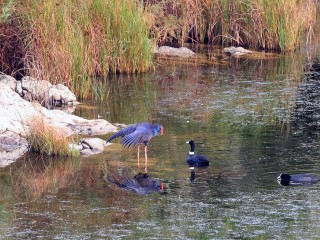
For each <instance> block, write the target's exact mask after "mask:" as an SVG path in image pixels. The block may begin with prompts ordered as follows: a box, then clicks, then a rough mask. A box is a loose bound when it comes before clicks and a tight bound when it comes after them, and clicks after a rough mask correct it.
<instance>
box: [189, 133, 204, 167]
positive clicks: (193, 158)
mask: <svg viewBox="0 0 320 240" xmlns="http://www.w3.org/2000/svg"><path fill="white" fill-rule="evenodd" d="M187 143H188V144H190V148H191V149H190V152H189V153H188V156H187V163H188V164H189V166H190V167H207V166H209V160H208V158H207V157H206V156H203V155H195V154H194V150H195V148H196V146H195V143H194V141H193V140H192V139H191V140H189V141H188V142H187Z"/></svg>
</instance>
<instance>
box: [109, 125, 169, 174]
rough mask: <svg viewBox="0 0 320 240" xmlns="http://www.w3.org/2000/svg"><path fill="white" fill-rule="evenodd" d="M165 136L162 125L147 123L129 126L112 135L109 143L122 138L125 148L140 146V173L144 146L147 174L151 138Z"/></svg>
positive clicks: (138, 151)
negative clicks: (148, 149) (141, 150)
mask: <svg viewBox="0 0 320 240" xmlns="http://www.w3.org/2000/svg"><path fill="white" fill-rule="evenodd" d="M159 133H160V135H162V134H163V127H162V125H161V124H151V123H147V122H143V123H137V124H133V125H129V126H128V127H126V128H123V129H121V130H120V131H119V132H117V133H115V134H114V135H112V136H111V137H110V138H109V139H108V140H107V143H109V142H111V141H112V140H113V139H115V138H118V137H122V139H121V144H122V145H123V146H124V147H125V148H130V147H132V146H133V147H135V146H138V150H137V158H138V170H139V171H140V160H139V158H140V145H141V144H144V146H145V147H144V156H145V172H147V163H148V157H147V148H148V143H149V141H150V140H151V138H153V137H155V136H157V135H158V134H159Z"/></svg>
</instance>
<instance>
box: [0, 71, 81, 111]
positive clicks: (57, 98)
mask: <svg viewBox="0 0 320 240" xmlns="http://www.w3.org/2000/svg"><path fill="white" fill-rule="evenodd" d="M0 83H3V84H5V85H8V86H9V87H10V88H11V89H12V90H13V91H15V92H17V93H19V95H20V96H21V97H22V98H23V99H25V100H27V101H29V102H32V101H38V102H39V103H41V105H42V106H45V107H51V106H72V105H77V104H79V103H78V102H77V98H76V96H75V95H74V94H73V93H72V92H71V91H70V89H69V88H68V87H67V86H64V85H63V84H56V85H52V84H51V83H50V82H48V81H46V80H37V79H35V78H32V77H30V76H25V77H23V78H22V79H21V81H17V80H16V79H15V78H13V77H11V76H9V75H0Z"/></svg>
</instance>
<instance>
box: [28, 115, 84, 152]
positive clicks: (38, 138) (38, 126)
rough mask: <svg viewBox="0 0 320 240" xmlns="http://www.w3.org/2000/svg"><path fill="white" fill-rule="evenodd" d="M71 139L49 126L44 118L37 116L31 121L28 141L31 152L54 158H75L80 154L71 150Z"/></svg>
mask: <svg viewBox="0 0 320 240" xmlns="http://www.w3.org/2000/svg"><path fill="white" fill-rule="evenodd" d="M71 140H74V139H69V138H68V137H67V136H66V134H64V133H63V131H60V132H59V131H57V130H56V129H55V128H54V127H53V126H50V125H48V124H47V123H46V122H45V119H44V118H43V117H42V116H37V117H34V118H33V119H31V121H30V131H29V134H28V135H27V141H28V143H29V144H30V150H31V152H35V153H38V154H40V155H47V156H52V157H68V156H70V157H75V156H78V155H79V152H78V151H76V150H75V149H70V148H69V141H71Z"/></svg>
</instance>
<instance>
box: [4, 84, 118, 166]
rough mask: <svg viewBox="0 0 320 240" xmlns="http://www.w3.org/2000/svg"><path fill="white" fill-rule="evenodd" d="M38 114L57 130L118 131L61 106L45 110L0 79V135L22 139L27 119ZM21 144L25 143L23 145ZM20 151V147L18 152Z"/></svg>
mask: <svg viewBox="0 0 320 240" xmlns="http://www.w3.org/2000/svg"><path fill="white" fill-rule="evenodd" d="M39 115H40V116H42V117H43V118H44V119H45V120H46V122H47V123H48V124H49V125H52V126H55V127H56V128H57V129H59V131H64V132H65V133H66V134H67V135H71V134H90V135H100V134H107V133H109V132H115V131H117V127H116V126H113V125H112V124H110V123H109V122H108V121H106V120H104V119H97V120H95V119H93V120H87V119H84V118H81V117H78V116H75V115H71V114H68V113H66V112H63V111H61V110H48V109H46V108H45V107H42V106H41V105H40V104H39V103H31V102H28V101H26V100H24V99H22V98H21V97H20V95H19V94H18V93H16V92H14V91H12V89H11V88H10V87H9V86H7V85H5V84H2V83H0V137H2V138H3V137H6V136H8V134H12V133H15V134H16V135H18V136H21V140H19V141H21V142H22V141H25V139H24V138H23V136H26V134H27V133H28V132H29V124H30V121H31V120H32V119H33V118H34V117H36V116H39ZM102 141H103V140H102ZM22 145H23V144H22ZM24 147H26V146H25V145H24ZM23 152H24V151H21V154H23ZM0 154H1V149H0ZM10 159H11V160H12V158H8V161H9V160H10ZM11 160H10V161H11ZM1 164H3V163H1ZM4 165H5V164H4Z"/></svg>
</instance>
